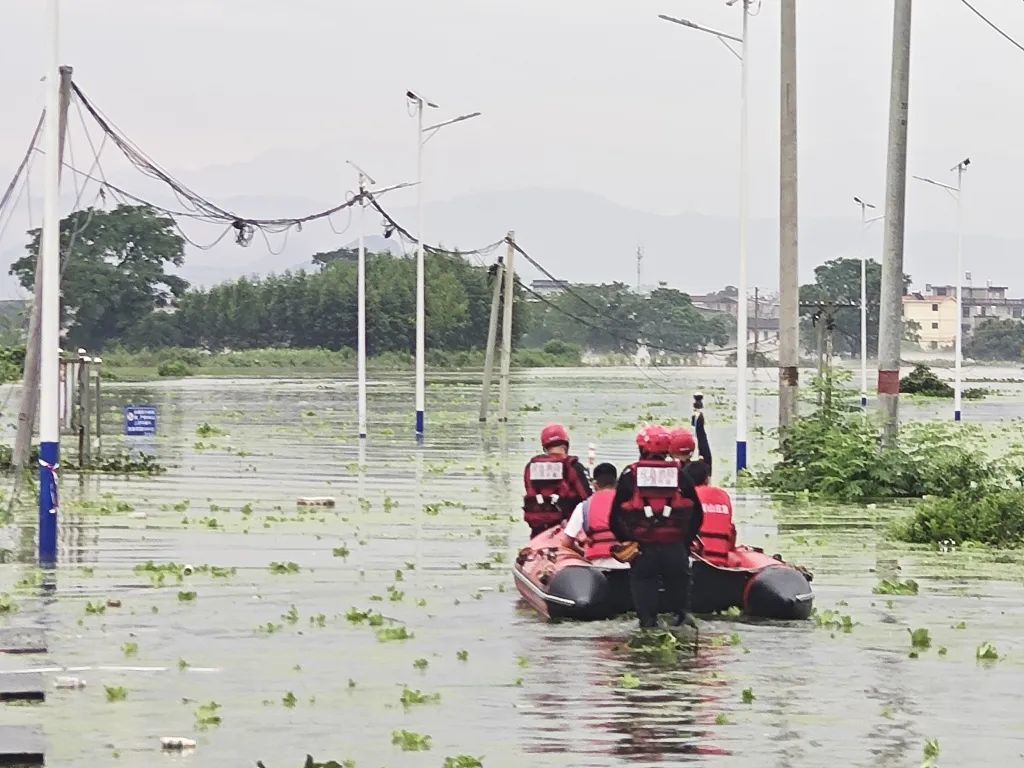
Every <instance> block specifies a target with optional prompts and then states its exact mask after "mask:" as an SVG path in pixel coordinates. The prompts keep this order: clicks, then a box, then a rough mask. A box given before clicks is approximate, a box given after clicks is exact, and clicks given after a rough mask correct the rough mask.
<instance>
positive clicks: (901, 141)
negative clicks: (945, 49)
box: [878, 0, 960, 444]
mask: <svg viewBox="0 0 1024 768" xmlns="http://www.w3.org/2000/svg"><path fill="white" fill-rule="evenodd" d="M912 5H913V3H912V0H895V6H896V7H895V12H894V17H893V30H892V82H891V85H890V95H889V151H888V158H887V161H886V174H885V246H884V249H883V253H882V289H881V301H880V306H879V315H880V317H879V327H878V401H879V405H880V407H881V410H882V416H883V422H884V430H885V431H884V437H885V441H886V442H887V443H890V444H891V443H892V442H894V441H895V440H896V435H897V433H898V431H899V402H900V342H901V341H902V339H903V225H904V214H905V212H906V202H907V200H906V197H907V119H908V112H909V108H908V100H909V96H910V26H911V10H912ZM957 322H960V318H957Z"/></svg>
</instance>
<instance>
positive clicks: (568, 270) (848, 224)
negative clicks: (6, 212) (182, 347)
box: [0, 189, 1024, 297]
mask: <svg viewBox="0 0 1024 768" xmlns="http://www.w3.org/2000/svg"><path fill="white" fill-rule="evenodd" d="M218 202H220V203H221V204H222V205H223V206H224V207H226V208H229V209H231V210H236V211H239V212H240V213H241V214H243V215H246V216H253V217H260V216H275V217H277V216H282V215H284V216H289V215H301V214H303V213H306V212H309V211H314V210H321V209H325V208H327V207H328V206H329V203H325V202H324V201H318V200H312V199H303V198H296V197H285V196H273V195H246V196H238V197H234V198H227V199H221V200H218ZM382 203H383V204H384V205H385V207H388V206H387V199H386V198H385V199H384V200H383V201H382ZM388 210H389V213H391V214H392V215H393V216H394V217H395V218H396V219H397V220H398V221H399V222H400V223H401V224H402V225H403V226H404V227H406V228H407V229H409V230H410V231H415V228H416V224H415V222H416V216H415V210H414V209H411V208H408V207H401V208H395V209H394V210H391V209H390V208H389V207H388ZM352 218H353V219H355V218H356V217H355V216H353V217H352ZM367 220H368V222H372V226H373V229H374V231H375V232H381V231H382V227H381V226H380V223H381V221H380V216H379V214H377V213H376V212H370V213H368V214H367ZM185 226H186V231H187V232H188V234H189V235H190V237H192V238H193V239H195V241H196V242H198V243H203V242H210V241H212V240H213V239H215V238H216V236H217V235H218V234H219V231H216V230H211V229H210V228H209V227H205V225H204V226H203V227H200V228H197V227H195V226H194V225H191V224H187V225H185ZM332 226H333V229H332V227H329V226H327V225H326V224H325V223H324V222H314V223H311V224H308V225H306V226H305V227H304V228H303V231H301V232H294V231H293V232H292V233H290V234H289V236H288V237H287V238H285V237H284V236H283V235H271V236H269V243H270V248H271V249H272V251H273V252H271V251H269V250H268V245H267V242H265V241H264V240H263V238H262V237H261V236H259V235H257V237H256V239H255V240H254V241H253V243H252V244H251V245H249V246H248V247H246V248H242V247H239V246H238V245H235V244H234V242H233V241H232V240H231V238H230V237H228V238H225V239H224V241H222V242H221V243H219V244H218V245H216V246H214V247H213V248H211V249H209V250H199V249H197V248H191V247H190V248H189V251H188V254H187V259H186V264H185V266H184V267H183V268H182V269H181V274H182V275H183V276H184V277H185V278H186V279H188V280H190V281H191V282H193V283H194V284H197V285H211V284H214V283H217V282H221V281H224V280H228V279H231V278H235V277H238V276H240V275H243V274H247V275H253V274H256V275H261V274H267V273H270V272H283V271H284V270H286V269H302V268H309V267H311V266H312V262H311V257H312V255H313V254H314V253H317V252H319V251H327V250H334V249H336V248H338V247H343V246H344V247H354V245H355V239H354V237H353V232H352V227H353V223H352V222H350V221H349V217H348V216H346V215H344V214H339V215H336V216H335V217H333V221H332ZM908 227H910V228H909V229H908V233H907V240H906V263H905V267H906V271H907V272H909V273H910V274H911V275H912V277H913V278H914V283H915V285H916V286H918V287H923V286H924V285H925V283H946V282H952V280H953V278H954V270H953V263H954V262H953V257H954V247H955V241H954V238H953V236H952V234H950V233H941V232H921V231H915V230H914V229H913V228H912V222H909V223H908ZM334 230H337V233H336V232H335V231H334ZM508 230H514V231H515V236H516V241H517V243H519V245H520V246H521V247H522V248H523V249H524V250H526V251H527V252H528V253H530V254H531V256H533V257H534V258H535V259H536V260H537V261H539V262H540V263H542V264H543V265H544V266H545V267H546V268H547V269H548V270H549V271H551V272H552V273H553V274H554V275H556V276H557V277H558V278H561V279H568V280H572V281H576V282H606V281H612V280H619V281H622V282H626V283H629V284H633V283H635V282H636V251H637V247H638V246H641V245H642V246H643V249H644V258H643V261H642V264H641V269H642V275H641V280H642V282H643V283H644V284H648V285H651V284H656V283H657V282H659V281H664V282H665V283H667V284H668V285H670V286H672V287H676V288H680V289H682V290H685V291H688V292H691V293H705V292H708V291H712V290H715V289H718V288H721V287H722V286H725V285H730V284H732V285H734V284H735V283H736V282H737V249H738V223H737V221H736V219H735V218H734V217H725V216H706V215H702V214H696V213H681V214H677V215H660V214H653V213H648V212H644V211H638V210H634V209H631V208H628V207H625V206H622V205H618V204H616V203H613V202H611V201H609V200H606V199H604V198H602V197H600V196H598V195H594V194H590V193H587V192H580V191H573V190H556V189H521V190H507V191H493V192H480V193H476V194H472V195H467V196H464V197H459V198H456V199H453V200H448V201H444V202H432V203H429V204H427V206H426V231H427V237H428V241H429V242H432V243H440V244H441V245H444V246H446V247H449V248H462V249H470V248H476V247H479V246H481V245H484V244H488V243H493V242H495V241H497V240H500V239H501V238H502V237H504V235H505V233H506V232H507V231H508ZM23 231H24V227H22V228H21V229H20V230H19V228H18V224H17V222H16V221H15V222H12V225H11V227H10V228H9V229H8V232H7V235H6V237H5V238H4V239H3V240H2V241H0V268H2V271H3V273H4V274H6V272H7V269H8V266H9V264H10V262H11V261H12V260H13V259H15V258H18V256H19V255H20V253H21V248H22V247H23V246H22V244H23V243H24V235H23ZM339 233H340V234H339ZM800 238H801V239H800V259H801V282H809V281H810V280H812V279H813V270H814V267H815V266H817V265H819V264H821V263H822V262H824V261H826V260H827V259H830V258H836V257H840V256H847V257H855V256H858V255H859V251H858V248H859V247H860V246H859V244H860V226H859V222H858V221H857V220H856V218H855V217H854V216H851V217H850V219H848V220H847V219H820V218H818V219H815V218H805V219H803V220H802V222H801V226H800ZM367 247H368V249H370V250H372V251H378V250H389V251H391V252H393V253H401V252H402V246H401V243H400V242H399V241H398V239H397V236H395V237H392V238H391V239H387V240H385V239H384V238H383V237H381V236H380V235H379V234H373V235H368V237H367ZM867 248H868V252H869V255H870V256H871V257H873V258H875V259H878V258H879V257H880V253H881V228H880V227H878V226H877V225H876V226H875V228H874V229H873V230H872V231H871V234H870V237H869V239H868V240H867ZM409 250H410V253H411V252H412V248H411V247H409ZM502 252H504V250H503V247H502ZM1022 252H1024V242H1022V241H1020V240H1010V239H1005V238H999V237H992V236H985V235H968V236H967V237H966V238H965V263H966V265H967V269H969V270H970V271H971V272H972V274H973V279H974V282H975V283H976V284H983V283H984V282H985V281H986V280H992V281H993V282H995V283H997V284H1003V285H1009V286H1010V294H1011V295H1024V266H1021V261H1020V258H1019V257H1020V254H1021V253H1022ZM486 258H487V260H488V261H491V260H493V259H494V258H495V255H494V254H488V255H487V257H486ZM522 261H523V260H522V259H519V265H518V266H517V269H518V270H519V272H520V274H522V275H523V277H524V279H526V280H530V279H534V278H537V277H541V275H540V273H538V272H537V271H536V270H535V269H534V268H533V267H530V266H529V265H526V264H523V263H522ZM749 275H750V278H749V279H750V286H751V288H753V286H755V285H757V286H759V287H761V288H762V290H766V291H772V290H775V289H776V288H777V286H778V225H777V221H775V220H773V219H755V220H753V221H752V222H751V230H750V250H749ZM12 285H13V280H12V279H11V278H9V277H7V278H5V279H4V280H0V291H2V292H0V297H12V296H15V295H17V292H16V290H15V289H12V287H11V286H12Z"/></svg>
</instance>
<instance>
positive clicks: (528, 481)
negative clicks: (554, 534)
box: [523, 424, 592, 537]
mask: <svg viewBox="0 0 1024 768" xmlns="http://www.w3.org/2000/svg"><path fill="white" fill-rule="evenodd" d="M540 445H541V448H543V449H544V453H542V454H539V455H537V456H534V457H533V458H532V459H530V461H529V462H527V464H526V468H525V469H524V470H523V485H524V486H525V489H526V492H525V494H524V495H523V517H524V518H525V520H526V522H527V524H528V525H529V526H530V536H531V537H532V536H536V535H537V534H538V533H541V532H542V531H546V530H547V529H548V528H551V527H552V526H555V525H558V524H559V523H561V522H562V521H563V520H568V519H569V516H570V515H571V514H572V512H573V510H574V509H576V506H577V505H578V504H579V503H580V502H582V501H583V500H585V499H588V498H590V494H591V493H592V490H591V487H590V478H589V477H588V476H587V470H586V469H585V468H584V467H583V465H582V464H580V462H579V459H578V458H576V457H575V456H571V455H570V454H569V432H568V430H567V429H566V428H565V427H564V426H563V425H561V424H548V425H547V426H546V427H544V429H542V430H541V433H540Z"/></svg>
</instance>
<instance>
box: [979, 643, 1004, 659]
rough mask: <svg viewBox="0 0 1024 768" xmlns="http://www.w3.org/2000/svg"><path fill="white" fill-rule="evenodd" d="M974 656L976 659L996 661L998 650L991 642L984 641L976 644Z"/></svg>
mask: <svg viewBox="0 0 1024 768" xmlns="http://www.w3.org/2000/svg"><path fill="white" fill-rule="evenodd" d="M974 657H975V658H976V659H977V660H978V661H998V660H999V652H998V651H997V650H996V647H995V646H994V645H992V643H987V642H986V643H982V644H981V645H979V646H978V648H977V650H976V651H975V652H974Z"/></svg>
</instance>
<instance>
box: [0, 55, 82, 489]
mask: <svg viewBox="0 0 1024 768" xmlns="http://www.w3.org/2000/svg"><path fill="white" fill-rule="evenodd" d="M71 75H72V68H71V67H61V68H60V122H59V124H58V129H59V131H60V160H61V168H62V169H63V167H64V166H63V162H64V136H65V135H66V134H67V125H68V104H69V103H70V101H71ZM42 266H43V260H42V259H41V258H39V257H38V256H37V257H36V277H35V283H34V285H33V297H32V309H31V311H30V312H29V321H28V344H27V345H26V346H25V377H24V385H23V387H22V390H21V406H20V407H19V409H18V432H17V435H16V437H15V439H14V456H13V459H12V463H13V464H14V468H15V470H20V469H24V468H25V465H26V464H27V463H28V455H29V451H30V450H31V449H32V427H33V426H34V425H35V421H36V410H37V409H38V408H39V309H40V307H42V304H43V302H42V291H43V269H42ZM16 482H17V480H16Z"/></svg>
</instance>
